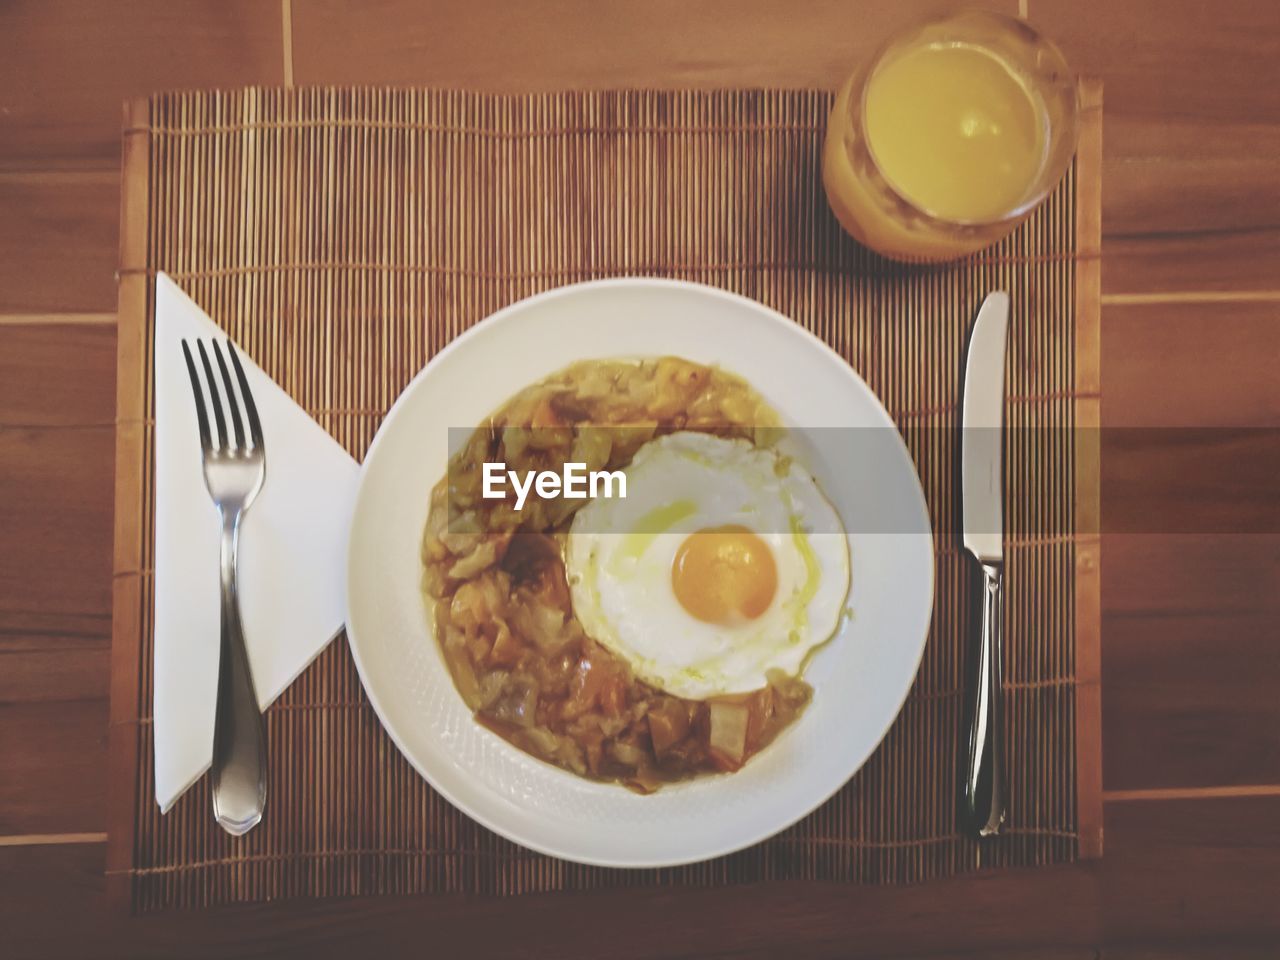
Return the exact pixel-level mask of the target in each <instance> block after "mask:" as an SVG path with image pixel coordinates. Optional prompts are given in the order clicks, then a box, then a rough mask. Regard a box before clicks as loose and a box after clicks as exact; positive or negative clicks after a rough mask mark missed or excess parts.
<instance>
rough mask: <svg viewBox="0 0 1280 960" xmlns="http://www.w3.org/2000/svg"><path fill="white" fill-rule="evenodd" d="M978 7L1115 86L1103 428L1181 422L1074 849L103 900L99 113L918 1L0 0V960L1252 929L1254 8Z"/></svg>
mask: <svg viewBox="0 0 1280 960" xmlns="http://www.w3.org/2000/svg"><path fill="white" fill-rule="evenodd" d="M990 5H991V6H994V7H997V8H1000V9H1006V10H1007V11H1008V12H1015V9H1016V8H1019V7H1020V12H1022V13H1023V14H1024V15H1028V16H1029V18H1030V20H1031V22H1032V23H1033V24H1035V25H1037V26H1038V27H1040V28H1042V29H1043V30H1045V31H1046V32H1047V33H1049V34H1050V35H1052V36H1054V37H1056V38H1058V39H1059V40H1060V42H1061V44H1062V46H1063V48H1064V50H1065V51H1066V53H1067V55H1068V57H1069V58H1070V59H1071V60H1072V62H1073V63H1074V64H1075V65H1076V66H1077V67H1078V68H1079V69H1080V70H1082V71H1084V72H1088V73H1091V74H1094V75H1098V76H1101V77H1103V78H1104V80H1105V82H1106V130H1105V140H1104V151H1105V177H1104V208H1105V209H1104V220H1103V227H1104V251H1103V252H1104V261H1103V263H1104V270H1103V290H1104V296H1103V304H1104V306H1103V377H1104V381H1103V395H1104V401H1103V421H1104V426H1106V427H1108V428H1125V427H1135V428H1152V427H1170V428H1182V429H1171V430H1162V431H1157V430H1146V429H1144V430H1132V431H1126V430H1118V429H1117V430H1113V431H1112V430H1109V431H1108V433H1107V435H1106V438H1105V441H1104V459H1103V470H1104V477H1103V510H1104V515H1105V516H1106V517H1108V518H1109V519H1108V521H1107V526H1108V531H1107V534H1106V536H1105V538H1104V553H1105V557H1106V562H1105V564H1104V566H1103V570H1104V575H1103V581H1104V585H1103V605H1104V636H1103V645H1104V649H1103V686H1104V689H1103V705H1104V743H1105V777H1104V786H1105V797H1106V855H1105V857H1104V859H1103V860H1102V861H1100V862H1095V863H1090V864H1082V865H1078V866H1074V867H1068V868H1060V869H1049V870H1036V871H1018V872H1004V873H996V874H988V875H979V876H971V877H966V878H960V879H956V880H951V881H946V882H942V883H936V884H929V885H925V886H920V887H914V888H859V887H848V886H824V885H813V884H784V885H776V886H755V887H746V888H734V889H728V890H707V891H696V892H688V891H681V892H670V891H654V892H623V893H602V894H593V895H588V896H578V897H563V896H561V897H555V896H551V897H526V898H520V899H517V900H483V899H458V898H418V899H413V900H400V899H377V900H355V901H341V902H293V903H286V904H277V905H257V906H252V907H247V908H235V909H225V910H219V911H212V912H209V913H200V914H181V913H178V914H168V915H164V916H158V917H143V918H129V917H125V916H122V915H121V914H120V913H119V911H118V910H117V909H116V907H115V906H114V905H111V904H108V903H107V902H106V899H105V897H104V893H103V891H104V886H105V883H104V877H103V851H104V847H105V840H106V834H105V833H104V832H103V831H104V829H105V814H104V807H105V798H104V795H103V790H104V787H103V784H104V780H105V777H104V773H105V758H106V748H105V744H106V739H107V733H108V731H107V702H108V697H109V691H108V682H107V676H108V671H107V663H108V658H109V632H110V609H111V597H112V584H111V577H110V558H111V543H112V514H111V509H112V471H113V463H112V455H113V449H114V445H113V433H114V396H115V393H114V383H113V380H114V369H115V329H114V321H115V318H114V315H113V311H114V306H115V282H114V278H113V270H114V267H115V262H116V260H115V258H116V235H117V219H118V203H119V118H120V103H121V102H122V101H123V100H124V99H125V98H126V97H130V96H137V95H140V94H144V93H147V92H149V91H151V90H153V89H159V88H168V87H184V86H185V87H206V86H231V85H240V84H250V83H261V84H316V83H321V84H324V83H335V84H345V83H409V84H437V85H454V86H473V87H480V88H487V89H503V90H529V89H553V88H565V87H575V86H633V85H667V86H700V87H709V86H725V85H734V86H739V85H744V84H769V85H798V86H799V85H816V86H824V87H830V86H834V85H835V84H836V83H837V82H838V81H839V80H840V79H841V78H842V76H843V75H844V74H845V73H846V72H847V71H848V70H849V68H850V66H851V65H852V64H853V63H854V62H856V61H858V60H859V58H861V57H864V56H866V55H867V53H868V52H869V51H870V49H871V48H873V47H874V46H875V44H876V43H878V42H879V41H880V40H881V39H883V37H884V36H885V35H886V34H887V33H888V32H889V31H891V30H892V29H894V28H895V27H897V26H900V25H902V24H904V23H906V22H908V21H910V20H912V19H916V18H918V17H919V16H920V15H921V14H923V13H929V12H937V11H938V9H939V8H940V6H943V4H939V3H937V2H934V0H902V2H898V3H895V4H872V3H869V2H864V3H858V2H856V0H838V2H812V0H810V2H783V0H772V2H762V0H736V2H733V0H724V2H706V0H704V2H698V3H694V2H688V0H685V2H680V0H645V2H641V0H627V2H620V3H607V2H604V0H600V2H593V0H560V2H555V3H544V4H533V3H529V4H519V5H517V4H511V5H509V8H508V9H505V10H500V9H498V8H497V7H498V5H496V4H486V3H477V2H474V0H473V2H461V0H451V2H447V3H441V4H437V9H436V10H435V11H434V12H433V13H432V15H431V16H430V17H427V16H425V15H424V14H423V13H422V12H421V11H420V10H419V7H420V6H421V5H420V4H418V3H415V2H413V0H384V2H381V3H377V4H357V3H356V2H354V0H224V2H216V3H215V2H209V3H201V2H189V0H181V2H174V0H142V2H134V3H127V4H126V3H105V2H101V0H43V2H41V0H6V2H5V3H3V4H0V530H3V536H4V549H3V550H2V551H0V954H3V955H5V956H15V955H16V956H25V955H28V954H32V955H53V954H62V953H73V954H84V953H95V954H96V953H107V954H119V955H128V956H142V955H149V954H156V955H172V954H174V953H175V952H176V951H181V953H183V954H188V955H194V954H200V953H210V954H212V953H217V954H219V955H228V954H231V953H240V952H246V953H251V952H257V953H264V954H268V955H280V954H281V953H284V952H286V950H287V949H302V948H304V947H305V948H306V949H307V950H308V951H309V952H311V953H321V954H324V953H343V952H347V951H348V950H351V949H355V950H361V951H365V952H368V951H370V950H373V951H375V952H376V953H381V952H387V951H390V950H392V949H396V948H399V949H400V950H405V949H414V950H415V951H418V950H421V951H423V952H426V951H428V950H429V951H431V952H432V953H433V954H435V955H438V956H452V955H456V954H457V953H458V952H459V951H460V950H461V949H463V948H469V950H470V952H474V953H476V954H477V955H483V954H488V953H499V952H500V953H504V954H508V955H518V956H539V955H547V956H558V957H567V956H599V955H603V954H605V953H608V954H609V955H611V956H646V955H669V956H706V955H709V954H727V953H730V952H734V951H737V952H740V953H743V954H746V955H756V956H762V957H763V956H776V955H781V954H783V953H785V954H787V955H791V956H828V955H831V956H834V955H840V956H853V955H857V956H862V955H866V956H885V955H887V954H892V955H895V956H900V955H901V956H927V955H932V954H939V953H942V954H946V955H948V956H973V957H979V956H981V957H987V956H992V955H997V956H1008V957H1013V956H1017V957H1023V956H1034V957H1044V958H1076V957H1080V958H1084V957H1098V956H1104V957H1106V958H1107V960H1114V958H1121V957H1124V958H1155V957H1181V958H1188V957H1204V958H1210V957H1213V958H1219V957H1232V958H1245V957H1248V958H1254V957H1258V958H1261V957H1274V956H1277V955H1280V908H1277V902H1278V901H1280V648H1278V647H1277V640H1278V635H1280V630H1278V629H1277V624H1280V498H1277V497H1276V496H1275V492H1276V479H1275V478H1276V476H1277V472H1276V467H1277V459H1278V458H1277V455H1276V440H1275V437H1276V432H1275V430H1274V429H1268V428H1275V427H1276V426H1278V425H1280V373H1278V372H1277V371H1278V367H1277V361H1278V360H1280V272H1278V268H1280V85H1278V84H1277V81H1280V14H1277V12H1276V9H1275V6H1274V3H1273V2H1272V0H1218V2H1215V3H1204V2H1202V0H1166V2H1156V0H1128V2H1117V0H1080V2H1075V3H1068V2H1066V0H1058V2H1050V0H1021V2H1020V3H1019V2H1018V0H999V2H994V3H991V4H990ZM1028 5H1029V7H1030V9H1028ZM1110 518H1115V521H1114V522H1113V521H1112V519H1110Z"/></svg>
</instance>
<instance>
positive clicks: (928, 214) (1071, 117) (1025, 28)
mask: <svg viewBox="0 0 1280 960" xmlns="http://www.w3.org/2000/svg"><path fill="white" fill-rule="evenodd" d="M965 21H968V22H975V21H986V22H987V23H989V24H992V25H995V26H999V27H1001V28H1003V29H1012V30H1015V31H1018V32H1020V33H1023V34H1025V35H1028V37H1029V39H1031V40H1033V41H1034V42H1036V43H1038V44H1042V45H1043V46H1044V47H1045V48H1047V49H1048V50H1049V51H1050V53H1051V54H1052V55H1053V57H1054V58H1055V59H1056V61H1057V63H1058V64H1059V65H1060V66H1061V68H1062V71H1063V75H1064V77H1065V78H1066V79H1065V82H1064V84H1063V85H1064V86H1068V87H1070V88H1071V96H1070V98H1069V99H1070V113H1069V114H1068V115H1067V116H1066V117H1065V118H1064V120H1063V121H1062V122H1060V123H1059V126H1062V125H1064V124H1065V125H1066V126H1068V127H1069V128H1070V138H1071V140H1072V142H1073V147H1072V150H1071V152H1070V153H1069V154H1067V157H1066V162H1065V163H1059V164H1058V165H1057V166H1058V169H1053V168H1052V167H1051V166H1049V165H1048V164H1047V163H1046V166H1045V168H1044V169H1043V170H1042V171H1041V173H1040V174H1039V175H1038V177H1037V179H1038V180H1040V181H1043V182H1042V183H1040V184H1039V186H1038V187H1037V188H1036V189H1035V190H1033V191H1032V192H1031V193H1030V194H1028V196H1027V197H1026V198H1025V199H1023V200H1022V201H1021V202H1019V203H1018V205H1017V206H1015V207H1013V208H1011V209H1010V210H1009V211H1008V212H1006V213H1003V214H1001V215H1000V216H998V217H994V218H990V219H982V220H960V219H953V218H950V217H943V216H940V215H938V214H937V213H934V212H933V211H932V210H930V209H928V208H927V207H925V206H923V205H922V204H920V203H917V202H916V201H915V200H912V199H911V198H910V197H908V196H907V195H906V194H905V193H903V191H902V190H901V189H900V188H899V187H898V185H897V184H895V183H894V182H893V179H892V178H891V177H890V176H888V174H886V173H885V170H884V165H883V164H882V163H881V162H880V159H879V158H878V157H877V156H876V151H875V146H874V145H873V144H872V142H871V137H870V136H869V135H868V132H867V92H868V91H869V90H870V88H871V81H872V79H873V78H874V77H875V75H876V73H877V72H878V71H879V70H880V68H881V67H882V66H884V64H885V63H886V61H887V59H888V57H889V55H890V54H892V53H893V52H894V51H896V50H897V49H898V48H899V47H901V46H902V45H903V44H904V43H905V42H907V41H908V40H910V39H913V38H915V37H916V36H918V35H919V34H920V33H922V32H924V31H925V30H927V29H929V28H931V27H937V26H942V25H944V24H949V23H960V22H965ZM1002 59H1003V58H1002ZM1079 100H1080V88H1079V78H1078V76H1077V75H1076V74H1075V72H1074V71H1072V70H1071V67H1070V65H1069V64H1068V63H1067V59H1066V57H1065V56H1063V53H1062V51H1061V50H1060V49H1059V48H1058V45H1057V44H1056V43H1054V42H1053V41H1052V40H1050V39H1049V38H1048V37H1046V36H1045V35H1044V34H1042V33H1041V32H1040V31H1039V30H1037V29H1035V27H1033V26H1031V24H1029V23H1027V21H1025V20H1023V19H1022V18H1021V17H1016V16H1011V15H1010V14H1006V13H998V12H996V11H994V10H962V11H959V12H956V13H952V14H947V15H945V16H941V17H930V18H929V19H926V20H921V21H919V22H917V23H915V24H914V25H912V26H909V27H906V28H904V29H902V30H899V31H897V32H896V33H894V34H893V35H892V36H891V37H889V39H888V40H886V41H885V42H884V43H883V44H881V45H880V47H879V49H878V50H876V52H875V54H874V55H873V56H872V58H871V60H870V61H869V62H868V66H867V67H866V70H865V74H864V77H863V80H862V89H861V90H859V91H858V93H857V102H858V133H859V134H860V135H861V138H862V142H863V143H865V144H866V148H867V155H868V156H869V157H870V158H871V163H872V165H873V166H874V167H875V171H876V174H877V175H878V176H879V177H880V179H881V180H882V181H883V182H884V185H885V187H886V188H887V189H888V190H889V192H890V193H892V194H893V196H894V197H895V198H896V199H897V200H898V201H899V202H901V203H902V204H904V205H905V206H906V207H908V208H909V209H911V210H912V211H913V212H915V213H916V214H918V215H919V216H921V217H924V218H925V219H927V220H929V221H931V222H932V223H934V224H937V225H939V226H943V227H961V228H983V227H999V226H1004V225H1007V224H1012V223H1016V222H1017V221H1018V220H1021V219H1022V218H1023V217H1025V216H1026V215H1027V214H1029V213H1030V212H1031V211H1032V210H1034V209H1035V208H1036V207H1037V206H1038V205H1039V204H1040V203H1041V202H1042V201H1043V200H1044V199H1045V197H1047V196H1048V195H1049V194H1050V193H1051V192H1052V191H1053V189H1054V187H1056V186H1057V185H1058V183H1059V182H1060V181H1061V179H1062V177H1063V175H1064V174H1065V173H1066V171H1067V168H1068V167H1070V166H1071V158H1072V157H1073V156H1074V155H1075V148H1074V141H1075V131H1076V129H1077V126H1078V122H1077V118H1078V114H1079V109H1080V107H1079Z"/></svg>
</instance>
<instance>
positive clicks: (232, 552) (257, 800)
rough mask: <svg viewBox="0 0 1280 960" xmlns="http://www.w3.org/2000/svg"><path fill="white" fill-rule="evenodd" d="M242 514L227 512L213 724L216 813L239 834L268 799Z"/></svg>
mask: <svg viewBox="0 0 1280 960" xmlns="http://www.w3.org/2000/svg"><path fill="white" fill-rule="evenodd" d="M241 514H242V511H235V512H234V513H227V512H224V513H223V518H222V550H221V555H222V563H221V571H222V630H221V635H222V640H221V653H220V655H219V663H218V705H217V712H216V715H215V719H214V725H213V814H214V817H215V818H216V819H217V821H218V823H219V824H221V825H222V828H223V829H224V830H226V831H227V833H229V834H231V835H232V836H235V837H238V836H240V835H241V834H244V833H247V832H248V831H249V830H251V829H253V827H255V826H256V825H257V823H258V821H259V820H261V819H262V811H263V809H264V808H265V807H266V804H267V767H266V759H267V751H266V743H265V737H264V731H263V721H262V712H261V711H260V710H259V709H258V697H257V694H256V692H255V691H254V689H253V675H252V674H251V673H250V671H249V652H248V650H247V648H246V647H245V643H244V628H243V627H242V626H241V622H240V594H239V590H238V589H237V584H236V555H237V552H238V549H239V544H240V517H241Z"/></svg>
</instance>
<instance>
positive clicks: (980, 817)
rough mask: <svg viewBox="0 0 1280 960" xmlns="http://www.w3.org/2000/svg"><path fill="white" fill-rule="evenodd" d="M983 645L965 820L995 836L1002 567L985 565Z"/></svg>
mask: <svg viewBox="0 0 1280 960" xmlns="http://www.w3.org/2000/svg"><path fill="white" fill-rule="evenodd" d="M982 574H983V589H982V645H981V647H980V649H979V651H978V675H977V684H976V689H975V691H974V693H975V698H974V705H973V716H972V718H971V721H970V727H969V743H968V751H967V756H966V758H965V769H964V809H963V814H964V820H965V821H966V825H967V826H968V828H969V829H970V831H971V832H973V833H975V834H977V835H978V836H980V837H989V836H994V835H995V834H997V833H999V832H1000V828H1001V826H1002V825H1003V824H1004V821H1005V784H1004V757H1003V748H1002V741H1003V737H1004V731H1003V727H1004V724H1003V722H1002V721H1003V716H1002V714H1003V710H1002V708H1001V702H1000V701H1001V697H1000V688H1001V684H1000V674H1001V660H1002V659H1003V649H1002V647H1003V642H1002V641H1003V639H1004V638H1003V626H1002V625H1003V622H1004V596H1003V584H1002V580H1003V570H1002V569H1001V567H1000V565H998V564H993V563H984V564H983V565H982Z"/></svg>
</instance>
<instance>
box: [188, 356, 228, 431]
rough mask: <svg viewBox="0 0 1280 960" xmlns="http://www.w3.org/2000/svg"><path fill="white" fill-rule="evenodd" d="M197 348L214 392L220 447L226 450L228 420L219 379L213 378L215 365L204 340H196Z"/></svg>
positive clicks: (208, 381) (214, 410) (210, 389)
mask: <svg viewBox="0 0 1280 960" xmlns="http://www.w3.org/2000/svg"><path fill="white" fill-rule="evenodd" d="M196 349H197V350H199V351H200V363H201V364H202V365H203V366H204V377H205V381H206V382H207V383H208V384H209V392H210V393H211V394H213V419H214V421H215V422H216V423H217V424H218V447H219V448H220V449H223V450H225V449H226V448H227V446H228V444H227V420H226V417H224V416H223V414H222V397H221V396H220V395H219V394H218V381H217V380H215V379H214V378H213V367H212V366H210V365H209V354H207V353H205V350H204V341H203V340H197V341H196Z"/></svg>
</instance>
